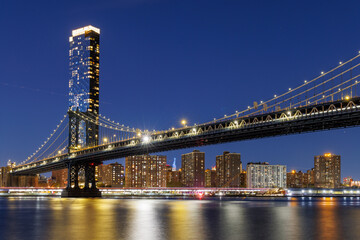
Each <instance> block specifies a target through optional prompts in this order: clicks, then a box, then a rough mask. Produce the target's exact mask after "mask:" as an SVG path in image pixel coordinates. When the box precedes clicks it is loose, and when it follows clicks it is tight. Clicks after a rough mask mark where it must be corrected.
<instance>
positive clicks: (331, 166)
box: [314, 153, 341, 188]
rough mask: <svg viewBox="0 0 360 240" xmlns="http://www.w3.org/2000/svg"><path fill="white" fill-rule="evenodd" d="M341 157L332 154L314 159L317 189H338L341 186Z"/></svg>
mask: <svg viewBox="0 0 360 240" xmlns="http://www.w3.org/2000/svg"><path fill="white" fill-rule="evenodd" d="M340 163H341V157H340V155H334V154H331V153H325V154H324V155H320V156H315V157H314V175H315V187H319V188H337V187H340V185H341V166H340Z"/></svg>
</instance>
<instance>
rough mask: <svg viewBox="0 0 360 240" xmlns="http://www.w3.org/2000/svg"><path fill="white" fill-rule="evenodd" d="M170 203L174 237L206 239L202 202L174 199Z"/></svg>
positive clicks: (172, 235)
mask: <svg viewBox="0 0 360 240" xmlns="http://www.w3.org/2000/svg"><path fill="white" fill-rule="evenodd" d="M168 204H169V206H170V213H169V221H170V226H172V227H171V229H170V235H171V237H172V239H180V240H182V239H184V240H185V239H186V240H187V239H206V238H205V232H206V230H205V229H204V228H203V227H204V224H203V222H202V220H203V217H202V213H201V202H199V201H190V200H186V201H172V202H169V203H168Z"/></svg>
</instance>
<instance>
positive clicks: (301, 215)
mask: <svg viewBox="0 0 360 240" xmlns="http://www.w3.org/2000/svg"><path fill="white" fill-rule="evenodd" d="M251 200H252V201H243V200H242V201H241V200H239V199H232V198H224V199H222V200H219V199H218V200H206V199H204V200H191V199H188V200H186V199H184V200H182V199H176V200H174V199H104V198H102V199H61V198H55V197H53V198H51V197H8V198H6V197H4V198H0V219H1V220H0V221H1V224H0V239H359V238H360V231H359V230H360V229H359V228H360V227H359V223H360V200H359V199H357V198H353V199H350V198H313V199H309V198H303V199H302V198H291V199H290V198H288V199H282V200H275V199H271V198H268V199H265V198H264V199H261V200H259V199H257V200H256V199H255V200H254V199H251Z"/></svg>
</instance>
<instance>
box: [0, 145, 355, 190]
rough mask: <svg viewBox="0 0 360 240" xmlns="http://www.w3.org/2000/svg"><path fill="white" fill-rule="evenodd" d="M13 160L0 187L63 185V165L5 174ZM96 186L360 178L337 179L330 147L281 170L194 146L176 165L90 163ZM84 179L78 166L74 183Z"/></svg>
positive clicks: (335, 184)
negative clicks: (211, 160) (43, 171)
mask: <svg viewBox="0 0 360 240" xmlns="http://www.w3.org/2000/svg"><path fill="white" fill-rule="evenodd" d="M14 166H15V163H13V162H8V165H7V166H6V167H1V168H0V187H61V188H63V187H66V186H67V179H68V172H67V169H61V170H55V171H53V172H52V176H51V177H50V178H46V177H44V176H41V175H33V176H15V175H12V174H10V173H11V169H12V168H13V167H14ZM95 177H96V182H97V187H115V188H123V187H126V188H164V187H194V188H203V187H211V188H245V187H246V188H339V187H342V186H344V187H360V181H354V180H353V179H352V177H345V178H344V179H343V184H342V183H341V157H340V155H335V154H331V153H326V154H324V155H319V156H315V157H314V167H313V168H311V169H309V170H307V171H305V172H303V171H296V170H291V171H289V172H287V168H286V166H285V165H271V164H269V163H268V162H257V163H255V162H249V163H247V165H246V169H243V165H242V161H241V155H240V153H230V152H227V151H225V152H223V153H222V154H221V155H218V156H216V159H215V166H214V167H212V168H211V169H206V168H205V153H204V152H201V151H199V150H194V151H192V152H189V153H185V154H182V155H181V168H180V169H177V168H176V159H174V162H173V164H172V166H170V165H168V164H167V157H166V156H163V155H149V154H145V155H137V156H130V157H126V158H125V166H123V165H122V164H120V163H117V162H116V163H110V164H106V165H105V164H101V165H98V166H96V171H95ZM84 182H85V178H84V175H83V174H82V173H81V171H79V186H80V187H81V186H82V185H83V184H84Z"/></svg>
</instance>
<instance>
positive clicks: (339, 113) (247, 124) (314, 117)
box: [12, 97, 360, 175]
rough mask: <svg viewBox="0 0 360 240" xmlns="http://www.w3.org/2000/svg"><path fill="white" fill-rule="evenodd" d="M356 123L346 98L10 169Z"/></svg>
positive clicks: (45, 168)
mask: <svg viewBox="0 0 360 240" xmlns="http://www.w3.org/2000/svg"><path fill="white" fill-rule="evenodd" d="M359 124H360V97H357V98H352V99H349V100H345V99H344V100H339V101H334V102H327V103H320V104H314V105H308V106H304V107H298V108H292V109H282V110H280V111H275V112H270V113H263V114H258V115H254V116H242V117H238V118H232V119H226V120H222V121H213V122H210V123H205V124H201V125H197V126H191V127H184V128H179V129H174V130H169V131H162V132H155V133H151V134H150V135H149V139H150V141H148V142H145V141H144V138H141V137H139V138H132V139H129V140H123V141H119V142H114V143H108V144H104V145H100V146H96V147H89V148H85V149H81V150H78V151H75V152H72V153H68V154H63V155H59V156H55V157H51V158H47V159H42V160H39V161H36V162H32V163H29V164H25V165H19V166H17V167H15V168H13V172H12V173H13V174H19V175H26V174H36V173H43V172H49V171H52V170H56V169H63V168H66V167H67V164H68V163H69V162H72V163H75V162H76V163H78V162H93V163H94V164H99V163H101V162H103V161H106V160H111V159H116V158H123V157H126V156H132V155H140V154H146V153H155V152H163V151H169V150H175V149H182V148H190V147H199V146H205V145H210V144H219V143H225V142H232V141H241V140H249V139H255V138H265V137H272V136H280V135H289V134H296V133H305V132H314V131H321V130H330V129H335V128H344V127H351V126H357V125H359Z"/></svg>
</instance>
